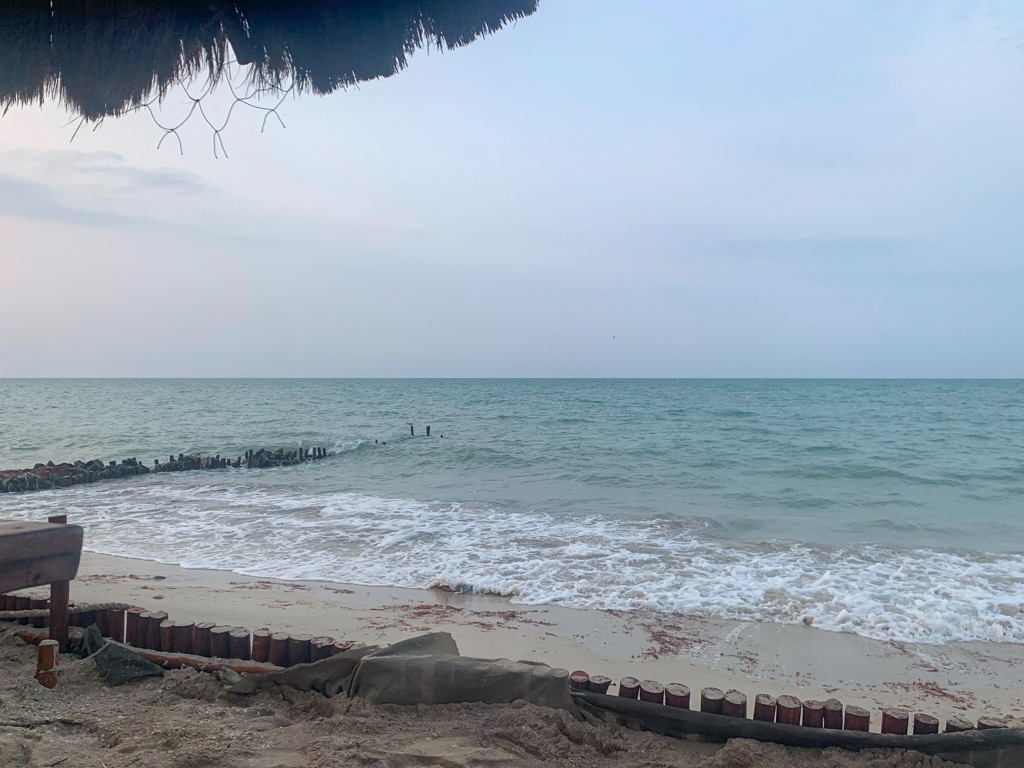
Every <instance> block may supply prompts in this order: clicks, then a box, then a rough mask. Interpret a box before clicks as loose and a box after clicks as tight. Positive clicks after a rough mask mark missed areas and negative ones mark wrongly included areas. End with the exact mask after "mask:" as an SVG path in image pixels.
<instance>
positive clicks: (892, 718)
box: [882, 708, 910, 736]
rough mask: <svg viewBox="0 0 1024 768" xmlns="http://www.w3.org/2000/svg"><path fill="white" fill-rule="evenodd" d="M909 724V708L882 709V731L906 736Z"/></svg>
mask: <svg viewBox="0 0 1024 768" xmlns="http://www.w3.org/2000/svg"><path fill="white" fill-rule="evenodd" d="M909 725H910V713H909V712H907V710H905V709H893V708H890V709H883V710H882V733H894V734H897V735H899V736H906V735H907V728H908V726H909Z"/></svg>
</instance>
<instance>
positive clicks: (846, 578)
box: [0, 476, 1024, 643]
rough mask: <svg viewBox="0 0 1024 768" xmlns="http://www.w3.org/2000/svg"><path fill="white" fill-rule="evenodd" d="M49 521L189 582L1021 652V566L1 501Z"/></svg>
mask: <svg viewBox="0 0 1024 768" xmlns="http://www.w3.org/2000/svg"><path fill="white" fill-rule="evenodd" d="M69 502H70V503H69ZM53 508H60V509H62V510H66V511H67V512H68V513H69V514H70V515H71V516H72V518H73V519H74V520H75V522H77V523H80V524H82V525H85V526H86V528H87V547H88V548H89V549H91V550H93V551H96V552H100V553H106V554H113V555H122V556H128V557H139V558H147V559H153V560H158V561H161V562H166V563H175V564H180V565H183V566H185V567H189V568H219V569H226V570H232V571H236V572H238V573H244V574H249V575H255V576H273V577H278V578H286V579H322V580H330V581H341V582H352V583H360V584H375V585H391V586H402V587H429V586H444V587H447V588H451V589H456V590H472V591H475V592H480V593H488V594H496V595H505V596H508V597H510V598H511V599H512V600H513V601H515V602H519V603H526V604H540V603H559V604H562V605H567V606H575V607H580V608H604V609H616V610H631V609H649V610H654V611H672V612H684V613H702V614H710V615H717V616H722V617H731V618H738V619H746V620H753V621H778V622H787V623H790V622H793V623H795V622H799V621H801V620H803V619H804V618H805V617H812V618H813V622H814V625H815V626H816V627H820V628H823V629H831V630H837V631H850V632H856V633H858V634H861V635H865V636H868V637H874V638H879V639H895V640H904V641H912V642H927V643H945V642H949V641H954V640H984V641H1002V642H1014V643H1022V642H1024V613H1022V610H1024V558H1022V557H1020V556H1017V555H980V554H977V553H974V554H971V553H952V552H939V551H932V550H913V549H897V548H893V547H886V546H879V545H858V546H855V547H816V546H810V545H806V544H790V543H778V542H762V543H752V542H734V541H722V540H716V539H709V538H707V536H706V526H704V525H703V524H701V522H700V521H692V522H687V521H685V520H683V521H680V520H666V519H652V518H648V519H636V518H630V519H622V518H609V517H596V516H595V517H589V518H581V517H571V516H563V517H556V516H552V515H548V514H542V513H509V512H503V511H499V510H495V509H491V508H488V507H484V506H480V505H473V504H440V503H435V504H431V503H423V502H417V501H409V500H403V499H382V498H377V497H373V496H367V495H360V494H354V493H340V494H304V493H296V492H294V491H289V492H285V491H280V492H277V491H271V490H259V489H255V488H252V487H249V486H242V485H238V486H231V485H226V484H221V485H212V486H198V487H197V486H192V485H189V484H188V483H187V480H186V478H185V477H184V476H182V477H181V478H179V479H178V480H177V481H176V482H167V481H157V480H155V479H150V480H145V481H141V482H138V483H131V484H127V485H117V486H114V485H110V486H92V487H86V488H82V489H76V490H75V491H74V493H73V494H70V495H69V494H68V493H66V492H45V493H38V494H31V495H26V496H6V497H0V517H22V516H24V517H33V518H39V517H41V516H43V515H45V514H46V513H47V512H48V511H49V510H50V509H53Z"/></svg>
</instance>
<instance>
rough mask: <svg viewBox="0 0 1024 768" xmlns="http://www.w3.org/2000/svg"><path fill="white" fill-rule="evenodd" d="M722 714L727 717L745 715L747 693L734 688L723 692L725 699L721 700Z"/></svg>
mask: <svg viewBox="0 0 1024 768" xmlns="http://www.w3.org/2000/svg"><path fill="white" fill-rule="evenodd" d="M722 714H723V715H727V716H729V717H744V718H745V717H746V716H747V694H745V693H741V692H740V691H737V690H736V689H735V688H734V689H732V690H728V691H726V692H725V699H723V700H722Z"/></svg>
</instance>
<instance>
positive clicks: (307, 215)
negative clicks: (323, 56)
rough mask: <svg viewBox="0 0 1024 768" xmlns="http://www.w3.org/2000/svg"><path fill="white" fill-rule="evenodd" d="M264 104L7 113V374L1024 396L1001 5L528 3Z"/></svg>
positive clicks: (1013, 104) (1017, 212) (1013, 53)
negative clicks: (868, 384) (475, 36)
mask: <svg viewBox="0 0 1024 768" xmlns="http://www.w3.org/2000/svg"><path fill="white" fill-rule="evenodd" d="M225 105H226V102H225V101H224V100H223V99H221V100H219V101H218V100H217V99H214V100H212V101H211V108H215V107H218V106H219V107H221V111H223V107H224V106H225ZM181 109H183V106H182V103H181V97H180V96H178V95H174V94H172V96H171V97H170V99H169V101H168V102H167V104H166V105H165V114H168V115H170V114H173V113H175V111H176V110H177V111H180V110H181ZM281 116H282V118H283V119H284V122H285V124H286V125H287V128H286V129H282V128H281V127H280V126H279V125H276V124H274V123H273V122H271V123H268V126H267V129H266V131H265V132H264V133H260V119H261V118H260V116H258V115H256V114H255V113H245V112H244V111H243V112H239V113H236V114H235V116H234V117H233V118H232V121H231V123H230V124H229V127H228V129H227V130H226V132H225V135H224V141H225V144H226V147H227V151H228V153H229V158H228V159H224V158H221V159H215V158H214V156H213V152H212V149H211V141H210V131H209V129H208V128H206V127H205V126H203V125H201V124H200V123H199V122H198V121H193V122H192V123H190V124H189V126H188V127H187V129H186V130H185V131H184V132H183V136H182V139H183V142H184V155H183V156H182V155H181V154H179V151H178V147H177V144H176V143H174V142H173V141H165V142H164V144H163V146H162V147H161V148H160V149H159V150H157V149H156V144H157V141H158V140H159V139H160V135H161V133H160V130H159V129H158V128H157V127H156V126H155V125H154V123H153V122H152V120H151V119H150V118H149V117H148V116H146V115H142V114H140V115H134V116H130V117H126V118H122V119H120V120H109V121H107V122H106V123H105V124H103V126H102V127H101V128H100V129H99V130H98V131H96V132H90V131H88V130H84V131H82V132H80V133H79V135H78V136H77V137H76V138H75V140H74V142H73V143H69V140H70V138H71V133H72V130H73V129H72V128H71V127H68V126H66V125H65V124H66V122H67V120H68V115H66V114H64V113H62V112H61V111H60V110H59V109H57V108H54V107H50V106H47V107H44V108H42V109H40V108H39V107H33V108H25V109H12V110H11V111H10V112H9V113H8V114H7V116H6V117H4V118H3V119H2V120H0V233H2V237H0V376H837V377H842V376H967V377H972V376H1014V377H1020V376H1024V253H1022V245H1024V237H1022V235H1024V213H1022V212H1024V6H1022V5H1021V4H1020V3H1010V2H1007V3H1003V4H989V3H981V2H961V3H945V2H937V3H936V2H924V1H923V0H922V1H920V2H905V3H891V2H882V1H879V2H871V3H865V2H861V3H858V2H844V3H822V2H820V0H807V2H780V3H769V2H749V3H744V2H728V3H706V2H692V3H686V2H680V1H679V0H664V2H654V0H649V1H646V2H635V3H633V2H630V3H626V2H622V0H543V2H542V4H541V7H540V10H539V11H538V12H537V13H536V14H534V15H533V16H531V17H529V18H526V19H523V20H521V21H519V22H518V24H517V25H516V26H515V27H514V28H513V27H508V28H506V29H504V30H502V31H500V32H499V33H497V34H495V35H493V36H491V37H488V38H486V39H483V40H481V41H478V42H476V43H474V44H472V45H470V46H468V47H466V48H463V49H460V50H457V51H451V52H445V53H443V54H439V53H437V52H436V51H432V52H431V53H430V54H429V55H427V54H426V53H424V52H420V53H418V54H417V55H415V56H414V57H413V58H412V61H411V65H410V67H409V68H408V69H407V70H406V71H404V72H402V73H401V74H399V75H396V76H395V77H392V78H389V79H386V80H379V81H374V82H371V83H365V84H363V85H362V86H361V87H360V88H359V89H358V90H350V91H347V92H340V93H336V94H334V95H331V96H328V97H317V96H303V97H300V98H298V99H294V100H292V99H289V100H288V101H286V102H285V104H284V105H283V106H282V108H281Z"/></svg>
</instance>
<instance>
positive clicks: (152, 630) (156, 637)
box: [145, 610, 167, 650]
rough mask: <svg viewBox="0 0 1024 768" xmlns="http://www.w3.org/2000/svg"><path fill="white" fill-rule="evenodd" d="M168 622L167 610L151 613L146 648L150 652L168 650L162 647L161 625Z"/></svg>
mask: <svg viewBox="0 0 1024 768" xmlns="http://www.w3.org/2000/svg"><path fill="white" fill-rule="evenodd" d="M166 620H167V611H166V610H155V611H153V612H151V613H150V621H148V627H147V629H146V635H145V647H146V648H148V649H150V650H166V648H161V647H160V625H161V624H163V623H164V622H165V621H166Z"/></svg>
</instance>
